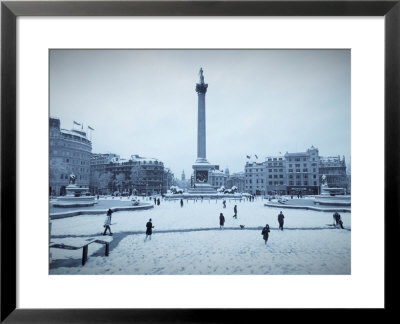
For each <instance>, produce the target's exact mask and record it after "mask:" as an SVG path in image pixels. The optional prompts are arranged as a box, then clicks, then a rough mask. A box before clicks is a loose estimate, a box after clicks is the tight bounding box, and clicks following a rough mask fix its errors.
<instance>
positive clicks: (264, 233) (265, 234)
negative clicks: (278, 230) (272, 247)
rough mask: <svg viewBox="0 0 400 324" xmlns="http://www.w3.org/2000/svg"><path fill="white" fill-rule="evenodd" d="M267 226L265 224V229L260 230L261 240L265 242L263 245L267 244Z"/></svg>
mask: <svg viewBox="0 0 400 324" xmlns="http://www.w3.org/2000/svg"><path fill="white" fill-rule="evenodd" d="M269 232H270V231H269V225H268V224H266V225H265V227H264V228H263V229H262V231H261V234H262V236H263V239H264V241H265V244H267V241H268V237H269Z"/></svg>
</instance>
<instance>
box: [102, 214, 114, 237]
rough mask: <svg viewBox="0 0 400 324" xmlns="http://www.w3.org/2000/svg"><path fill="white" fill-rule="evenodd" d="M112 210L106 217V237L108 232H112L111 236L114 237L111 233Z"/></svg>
mask: <svg viewBox="0 0 400 324" xmlns="http://www.w3.org/2000/svg"><path fill="white" fill-rule="evenodd" d="M111 213H112V212H111V209H109V210H108V211H107V216H106V220H105V221H104V233H103V235H106V233H107V230H108V231H109V232H110V235H112V233H111V227H110V226H111Z"/></svg>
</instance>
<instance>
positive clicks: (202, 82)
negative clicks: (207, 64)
mask: <svg viewBox="0 0 400 324" xmlns="http://www.w3.org/2000/svg"><path fill="white" fill-rule="evenodd" d="M199 75H200V84H204V76H203V68H200V71H199Z"/></svg>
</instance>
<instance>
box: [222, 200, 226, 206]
mask: <svg viewBox="0 0 400 324" xmlns="http://www.w3.org/2000/svg"><path fill="white" fill-rule="evenodd" d="M222 205H223V206H224V208H226V200H224V201H223V202H222Z"/></svg>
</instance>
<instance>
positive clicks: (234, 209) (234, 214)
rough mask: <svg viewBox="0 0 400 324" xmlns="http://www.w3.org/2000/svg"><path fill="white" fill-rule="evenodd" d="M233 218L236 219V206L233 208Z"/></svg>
mask: <svg viewBox="0 0 400 324" xmlns="http://www.w3.org/2000/svg"><path fill="white" fill-rule="evenodd" d="M233 218H235V219H237V205H235V207H233Z"/></svg>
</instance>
